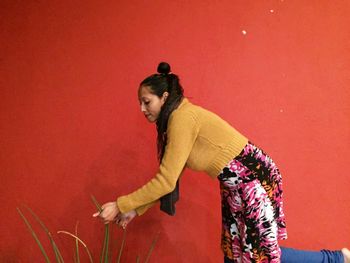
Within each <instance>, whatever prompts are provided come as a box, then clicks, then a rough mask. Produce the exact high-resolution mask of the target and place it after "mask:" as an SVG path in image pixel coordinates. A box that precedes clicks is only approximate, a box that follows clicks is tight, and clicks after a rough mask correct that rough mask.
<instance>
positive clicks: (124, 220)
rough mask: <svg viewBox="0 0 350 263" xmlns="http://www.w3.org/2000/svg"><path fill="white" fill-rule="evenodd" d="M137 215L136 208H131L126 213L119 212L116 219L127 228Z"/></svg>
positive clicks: (121, 225)
mask: <svg viewBox="0 0 350 263" xmlns="http://www.w3.org/2000/svg"><path fill="white" fill-rule="evenodd" d="M136 215H137V213H136V211H135V210H131V211H129V212H127V213H125V214H122V213H119V215H118V216H117V220H116V221H117V224H118V225H119V226H120V227H122V228H123V229H125V228H126V226H127V225H128V224H129V222H130V221H131V220H133V219H134V217H135V216H136Z"/></svg>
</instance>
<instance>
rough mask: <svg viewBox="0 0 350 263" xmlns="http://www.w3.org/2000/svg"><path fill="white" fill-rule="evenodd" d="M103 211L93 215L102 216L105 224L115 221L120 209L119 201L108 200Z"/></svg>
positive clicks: (103, 206)
mask: <svg viewBox="0 0 350 263" xmlns="http://www.w3.org/2000/svg"><path fill="white" fill-rule="evenodd" d="M101 208H102V211H101V212H97V213H95V214H93V215H92V216H93V217H98V216H99V217H101V218H102V220H103V222H104V223H105V224H108V223H110V222H113V221H115V220H116V219H117V216H118V214H119V209H118V206H117V202H108V203H105V204H104V205H102V207H101Z"/></svg>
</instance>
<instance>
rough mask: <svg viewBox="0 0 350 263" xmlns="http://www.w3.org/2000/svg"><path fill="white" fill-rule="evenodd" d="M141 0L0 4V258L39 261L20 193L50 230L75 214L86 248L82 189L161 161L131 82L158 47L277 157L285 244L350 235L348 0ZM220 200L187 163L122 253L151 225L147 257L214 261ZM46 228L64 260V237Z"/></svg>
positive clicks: (335, 243)
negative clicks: (175, 194)
mask: <svg viewBox="0 0 350 263" xmlns="http://www.w3.org/2000/svg"><path fill="white" fill-rule="evenodd" d="M143 2H144V1H122V2H120V1H110V2H103V3H102V2H98V1H83V2H81V1H80V2H74V1H73V2H72V1H51V2H50V3H47V2H44V1H3V2H2V3H1V9H0V10H1V16H0V24H1V31H0V34H1V35H0V37H1V42H0V54H1V57H0V59H1V60H0V61H1V62H0V67H1V68H0V72H1V79H0V86H1V98H0V99H1V102H0V118H1V124H0V125H1V129H0V148H1V151H0V158H1V159H0V161H1V185H0V192H1V196H0V198H1V200H0V201H1V210H0V211H1V215H0V218H1V225H0V235H1V239H0V249H1V251H0V261H1V262H41V261H43V259H42V256H41V254H40V251H39V248H38V247H37V245H36V244H35V242H34V240H33V239H32V237H31V236H30V234H29V232H28V231H27V229H26V227H25V225H24V223H23V221H22V220H21V219H20V217H19V215H18V213H17V211H16V207H17V206H20V205H21V204H27V205H29V206H30V207H31V208H32V209H33V210H34V211H35V212H36V213H37V214H39V216H40V217H41V219H42V220H43V221H44V222H45V223H46V224H47V226H48V227H49V228H50V230H51V231H52V232H55V231H56V230H67V231H71V232H73V231H74V226H75V223H76V221H77V220H78V221H79V235H80V237H81V238H82V239H83V240H84V241H85V242H86V243H87V244H88V246H89V247H90V249H91V251H92V253H93V254H94V257H95V258H96V260H98V255H99V254H98V251H99V250H100V247H101V242H102V237H103V226H102V224H101V223H100V222H98V221H96V220H94V219H93V218H92V217H91V215H92V213H93V212H94V206H93V204H92V202H91V201H90V194H93V195H95V196H96V197H97V199H98V200H99V201H100V202H106V201H110V200H113V199H115V198H116V197H117V196H118V195H121V194H125V193H128V192H129V191H132V190H134V189H136V188H137V187H139V186H141V185H142V184H143V183H145V182H146V181H147V180H148V179H149V178H151V177H152V176H153V174H154V172H155V171H156V169H157V160H156V152H155V149H156V147H155V127H154V126H152V125H150V124H148V123H147V121H146V120H145V119H144V118H143V116H142V114H140V112H139V105H138V102H137V98H136V91H137V86H138V83H139V82H140V81H141V80H142V79H143V78H144V77H146V76H148V75H149V74H152V73H154V72H155V68H156V66H157V63H158V62H159V61H162V60H165V61H168V62H170V63H171V65H172V66H173V72H175V73H177V74H179V75H180V77H181V79H182V83H183V86H184V87H185V91H186V94H187V96H189V97H191V98H192V101H193V102H194V103H198V104H200V105H202V106H205V107H207V108H209V109H211V110H213V111H215V112H217V113H218V114H220V115H221V116H222V117H224V118H225V119H227V120H228V121H229V122H230V123H231V124H233V125H234V126H235V127H236V128H237V129H239V130H240V131H241V132H242V133H244V134H245V135H246V136H247V137H249V138H250V139H251V140H252V141H253V142H255V143H256V144H258V145H259V146H261V147H262V148H263V149H264V150H265V151H267V152H268V153H269V154H270V155H271V156H272V157H273V159H274V160H275V161H276V162H277V164H278V165H279V167H280V169H281V171H282V173H283V175H284V189H285V209H286V215H287V223H288V229H289V239H288V240H287V241H284V242H282V244H283V245H285V246H293V247H297V248H303V249H320V248H323V247H327V248H331V249H336V248H341V247H343V246H346V245H347V246H350V235H349V233H350V227H349V222H350V209H349V203H350V194H349V188H350V180H349V175H348V166H349V153H350V152H349V142H350V136H349V135H350V132H349V129H350V123H349V116H350V108H349V106H350V103H349V102H350V94H349V85H350V78H349V76H350V64H349V61H350V48H349V46H350V34H349V25H350V16H349V13H350V4H349V1H340V0H338V1H331V2H330V1H326V0H322V1H321V0H318V1H288V0H284V1H277V0H276V1H219V2H214V1H189V2H187V1H168V2H166V3H165V2H164V1H145V2H144V3H143ZM243 31H244V32H245V33H246V34H243ZM219 200H220V199H219V189H218V182H216V181H215V180H211V179H209V177H207V176H206V175H205V174H200V173H193V172H191V171H187V172H186V174H185V175H184V177H183V180H182V184H181V201H180V203H179V204H178V206H177V209H178V211H177V215H176V216H175V217H169V216H167V215H165V214H162V213H161V212H159V211H158V209H157V208H153V209H152V210H150V211H149V212H148V213H147V214H145V215H144V216H142V217H140V218H137V219H135V220H134V221H133V222H132V223H131V224H130V225H129V227H128V233H127V245H126V249H125V251H124V254H123V257H122V259H123V262H135V261H136V254H140V255H141V256H142V257H143V258H144V257H145V256H146V253H147V249H148V247H149V245H150V243H151V239H152V237H153V236H155V235H156V233H157V232H158V231H160V236H159V241H158V244H157V245H156V248H155V250H154V252H153V255H152V258H151V259H152V260H151V262H222V257H221V252H220V248H219V242H220V201H219ZM34 227H35V229H36V230H37V231H38V232H40V229H39V226H38V225H35V226H34ZM40 233H41V232H40ZM54 236H55V237H56V239H57V243H58V244H59V246H60V247H61V249H62V250H63V251H64V256H65V257H66V258H69V256H71V255H72V251H73V246H74V244H73V242H72V240H71V239H69V238H68V237H66V236H60V235H58V236H57V235H56V234H54ZM40 237H41V238H42V240H45V237H44V235H40ZM114 238H115V239H114V241H113V246H115V247H117V246H118V245H119V242H120V238H121V232H120V231H114ZM115 240H117V241H115ZM44 243H45V244H47V242H44ZM82 254H83V253H82ZM66 261H67V262H69V261H70V260H68V259H67V260H66Z"/></svg>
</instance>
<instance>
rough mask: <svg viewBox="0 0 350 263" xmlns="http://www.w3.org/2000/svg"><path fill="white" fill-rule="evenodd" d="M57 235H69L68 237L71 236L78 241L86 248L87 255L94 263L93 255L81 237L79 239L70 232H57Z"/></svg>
mask: <svg viewBox="0 0 350 263" xmlns="http://www.w3.org/2000/svg"><path fill="white" fill-rule="evenodd" d="M57 233H58V234H66V235H68V236H71V237H73V238H75V240H78V242H79V243H81V244H82V245H83V246H84V248H85V250H86V253H87V254H88V256H89V260H90V262H91V263H93V260H92V256H91V253H90V251H89V249H88V247H87V245H86V244H85V243H84V242H83V241H82V240H81V239H80V238H79V237H77V236H76V235H73V234H72V233H70V232H68V231H57Z"/></svg>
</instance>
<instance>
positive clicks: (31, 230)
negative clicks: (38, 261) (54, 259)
mask: <svg viewBox="0 0 350 263" xmlns="http://www.w3.org/2000/svg"><path fill="white" fill-rule="evenodd" d="M17 211H18V213H19V214H20V216H21V217H22V219H23V221H24V223H25V224H26V225H27V227H28V229H29V231H30V233H31V234H32V236H33V237H34V239H35V241H36V243H37V244H38V246H39V248H40V250H41V253H42V254H43V256H44V257H45V260H46V262H48V263H50V260H49V258H48V256H47V254H46V252H45V249H44V248H43V246H42V245H41V242H40V240H39V238H38V236H37V235H36V233H35V231H34V230H33V228H32V226H31V224H30V223H29V221H28V220H27V218H26V217H25V216H24V215H23V213H22V212H21V210H20V209H19V208H18V207H17Z"/></svg>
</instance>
